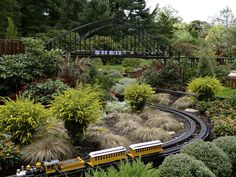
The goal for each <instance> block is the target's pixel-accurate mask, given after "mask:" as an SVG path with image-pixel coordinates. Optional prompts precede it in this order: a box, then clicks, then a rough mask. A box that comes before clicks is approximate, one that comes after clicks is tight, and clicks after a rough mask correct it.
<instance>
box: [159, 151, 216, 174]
mask: <svg viewBox="0 0 236 177" xmlns="http://www.w3.org/2000/svg"><path fill="white" fill-rule="evenodd" d="M159 170H160V177H196V176H197V177H216V176H215V175H214V174H213V173H212V172H211V171H210V170H209V169H208V168H207V167H206V166H205V164H204V163H203V162H201V161H199V160H196V159H194V158H191V157H190V156H189V155H187V154H177V155H171V156H169V157H167V158H165V160H164V162H163V163H162V165H161V166H160V167H159Z"/></svg>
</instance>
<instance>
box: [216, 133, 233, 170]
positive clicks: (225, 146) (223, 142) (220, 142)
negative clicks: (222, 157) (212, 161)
mask: <svg viewBox="0 0 236 177" xmlns="http://www.w3.org/2000/svg"><path fill="white" fill-rule="evenodd" d="M213 143H214V144H215V145H216V146H218V147H219V148H220V149H222V150H223V151H224V152H225V153H226V154H227V155H228V157H229V159H230V161H231V164H232V167H233V172H234V174H236V136H224V137H219V138H217V139H215V140H214V141H213Z"/></svg>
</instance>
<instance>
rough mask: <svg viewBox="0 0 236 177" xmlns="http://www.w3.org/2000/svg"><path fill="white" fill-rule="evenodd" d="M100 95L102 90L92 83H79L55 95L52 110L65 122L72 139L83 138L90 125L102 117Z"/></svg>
mask: <svg viewBox="0 0 236 177" xmlns="http://www.w3.org/2000/svg"><path fill="white" fill-rule="evenodd" d="M100 96H101V92H100V91H99V90H98V89H96V88H94V87H92V86H91V85H85V86H82V85H79V86H78V87H77V88H76V89H68V90H66V91H65V92H64V94H60V95H58V96H55V97H54V100H53V101H52V103H51V110H52V112H53V113H54V115H55V117H57V118H59V119H62V120H63V121H64V122H65V128H66V129H67V131H68V133H69V136H70V137H71V138H72V140H74V141H78V138H82V137H83V136H84V133H85V130H86V128H87V127H88V125H89V124H91V123H94V122H96V121H97V120H98V119H99V118H100V117H101V113H102V112H101V109H102V105H101V101H100Z"/></svg>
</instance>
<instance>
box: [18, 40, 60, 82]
mask: <svg viewBox="0 0 236 177" xmlns="http://www.w3.org/2000/svg"><path fill="white" fill-rule="evenodd" d="M23 42H24V43H25V46H26V47H25V53H26V54H27V58H28V60H27V61H28V64H27V65H25V68H26V69H27V72H30V71H31V72H32V74H33V76H34V77H44V78H49V77H57V76H59V74H60V71H61V68H60V59H61V58H60V54H61V51H60V50H58V49H52V50H50V51H48V50H46V49H45V48H44V42H43V41H42V40H39V39H33V38H24V39H23Z"/></svg>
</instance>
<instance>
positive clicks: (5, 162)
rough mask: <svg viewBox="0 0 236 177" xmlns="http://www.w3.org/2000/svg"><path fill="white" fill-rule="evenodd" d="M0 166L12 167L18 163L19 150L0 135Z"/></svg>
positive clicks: (8, 139) (6, 137) (7, 138)
mask: <svg viewBox="0 0 236 177" xmlns="http://www.w3.org/2000/svg"><path fill="white" fill-rule="evenodd" d="M0 139H1V140H0V164H1V166H2V167H3V168H8V167H12V166H14V165H15V164H16V163H18V162H19V161H20V157H21V155H20V149H19V147H18V146H16V145H14V143H13V142H12V141H11V140H10V138H9V137H8V136H7V135H0Z"/></svg>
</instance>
